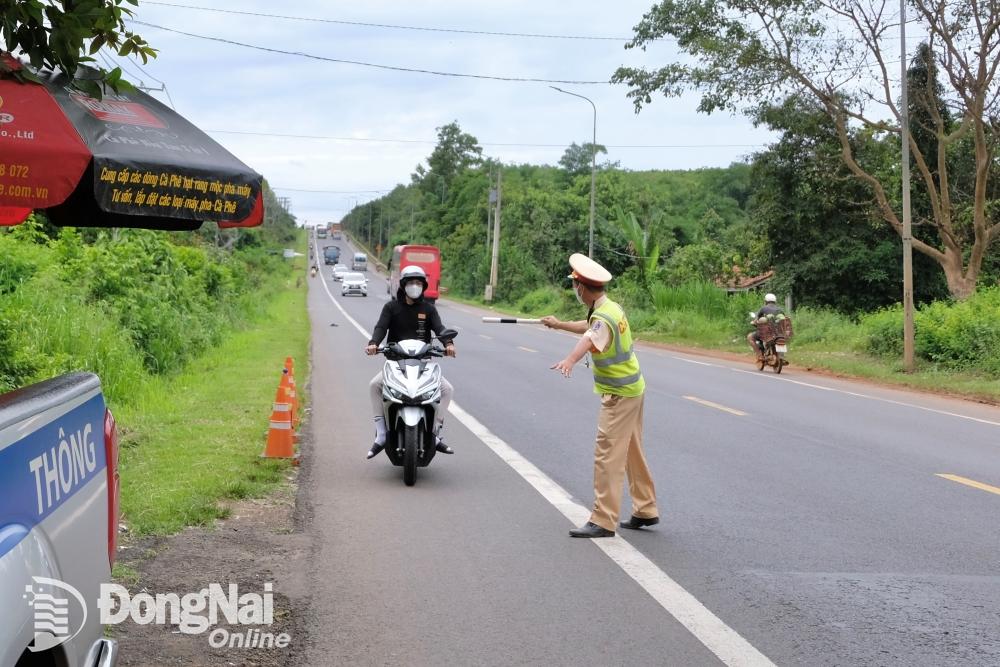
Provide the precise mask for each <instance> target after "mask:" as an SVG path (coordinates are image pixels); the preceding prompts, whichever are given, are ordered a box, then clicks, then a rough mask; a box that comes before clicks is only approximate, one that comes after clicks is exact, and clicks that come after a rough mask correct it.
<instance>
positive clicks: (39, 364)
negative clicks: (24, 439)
mask: <svg viewBox="0 0 1000 667" xmlns="http://www.w3.org/2000/svg"><path fill="white" fill-rule="evenodd" d="M26 224H27V223H26ZM22 227H23V226H22ZM52 233H55V234H58V236H57V238H54V239H50V238H48V237H47V236H45V232H44V230H43V229H42V227H41V226H40V225H38V224H35V225H31V226H29V228H27V230H22V229H19V228H15V232H7V233H0V390H7V389H11V388H14V387H18V386H22V385H25V384H28V383H30V382H33V381H38V380H42V379H45V378H47V377H52V376H54V375H58V374H60V373H64V372H68V371H71V370H89V371H93V372H95V373H97V374H98V375H100V376H101V380H102V382H103V384H104V387H105V391H106V393H107V394H108V396H109V400H112V401H120V400H122V399H125V398H127V397H128V396H130V395H131V394H132V393H134V390H135V388H136V387H137V386H138V385H139V384H141V383H142V382H143V381H144V379H145V378H146V377H147V376H148V374H150V373H155V374H167V373H173V372H176V371H177V370H179V369H180V368H182V367H183V366H184V365H185V364H186V363H187V362H189V361H190V360H191V359H192V358H193V357H195V356H196V355H199V354H202V353H203V352H204V351H205V350H206V349H208V348H211V347H213V346H215V345H217V344H218V343H219V342H220V341H221V340H222V337H223V336H224V335H225V333H226V332H227V331H229V330H231V329H233V328H235V327H239V326H241V325H242V323H243V322H246V321H250V320H253V319H255V318H256V317H257V316H258V315H259V314H260V312H261V311H262V309H263V308H265V307H266V305H267V301H268V295H269V294H271V293H273V292H274V291H275V290H276V288H277V287H278V282H277V281H284V280H286V279H287V275H288V264H287V262H285V260H283V259H282V258H281V257H280V255H279V254H278V253H275V252H273V250H274V249H273V248H270V249H269V248H267V247H264V246H252V247H248V248H247V249H246V250H238V251H235V252H231V253H228V252H222V251H219V250H216V249H215V248H214V247H210V246H209V245H207V244H206V243H204V242H202V241H201V240H200V239H199V237H198V236H197V235H194V234H183V235H182V234H170V233H166V232H156V231H150V230H132V229H125V230H115V232H114V233H113V234H112V233H110V232H107V231H103V230H102V231H98V232H95V233H93V234H87V235H86V238H89V239H90V242H89V243H88V242H85V240H84V238H85V237H84V235H81V234H80V233H79V232H77V231H76V230H73V229H71V228H63V229H60V230H58V231H56V232H52Z"/></svg>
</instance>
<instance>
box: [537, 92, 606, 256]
mask: <svg viewBox="0 0 1000 667" xmlns="http://www.w3.org/2000/svg"><path fill="white" fill-rule="evenodd" d="M549 88H551V89H552V90H558V91H559V92H560V93H566V94H567V95H572V96H573V97H579V98H582V99H585V100H587V101H588V102H590V106H591V107H593V108H594V138H593V139H592V140H591V142H590V244H589V249H588V251H587V256H588V257H590V258H593V257H594V174H595V173H596V171H597V105H595V104H594V101H593V100H592V99H590V98H589V97H584V96H583V95H580V94H578V93H571V92H569V91H568V90H563V89H562V88H556V87H555V86H549Z"/></svg>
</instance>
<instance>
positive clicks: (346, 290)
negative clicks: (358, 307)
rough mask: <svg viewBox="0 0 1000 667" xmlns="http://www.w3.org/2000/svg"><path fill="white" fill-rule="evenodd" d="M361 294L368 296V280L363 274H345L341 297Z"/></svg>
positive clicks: (341, 285) (341, 283)
mask: <svg viewBox="0 0 1000 667" xmlns="http://www.w3.org/2000/svg"><path fill="white" fill-rule="evenodd" d="M348 294H360V295H361V296H368V279H367V278H365V276H364V274H363V273H355V272H351V273H345V274H344V277H343V278H342V279H341V281H340V296H347V295H348Z"/></svg>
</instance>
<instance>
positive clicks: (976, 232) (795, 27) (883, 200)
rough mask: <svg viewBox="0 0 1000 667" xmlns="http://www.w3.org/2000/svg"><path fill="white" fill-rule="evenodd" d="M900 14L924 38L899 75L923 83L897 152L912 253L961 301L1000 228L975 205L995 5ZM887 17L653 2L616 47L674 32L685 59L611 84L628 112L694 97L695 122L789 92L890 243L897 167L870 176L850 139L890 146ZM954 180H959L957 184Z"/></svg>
mask: <svg viewBox="0 0 1000 667" xmlns="http://www.w3.org/2000/svg"><path fill="white" fill-rule="evenodd" d="M909 8H910V10H911V11H912V12H913V17H911V20H912V21H913V22H914V23H915V24H916V28H917V29H918V30H920V31H921V32H923V33H924V34H925V36H926V46H925V47H922V48H921V49H920V50H918V52H917V55H916V57H915V58H914V59H913V62H912V64H911V72H912V71H914V70H917V69H920V70H922V72H923V74H922V75H916V74H914V75H912V76H908V77H907V79H909V80H910V81H911V84H910V85H911V86H914V84H915V83H916V82H917V81H922V82H923V84H924V86H923V88H922V89H921V90H920V91H919V93H918V94H914V95H912V96H911V97H910V105H911V109H913V110H914V111H915V113H914V116H915V117H916V118H917V119H918V120H916V122H917V123H918V129H920V130H922V132H923V136H922V134H921V132H914V133H913V134H912V135H911V138H910V142H909V148H910V151H911V154H912V156H913V162H914V169H915V171H916V173H917V174H918V175H919V179H918V181H917V184H915V187H917V186H919V187H921V188H922V190H923V192H924V195H923V196H924V197H925V198H926V202H927V206H926V211H927V213H928V214H929V215H928V217H927V224H926V225H923V226H920V227H917V228H916V233H915V234H914V238H913V247H914V249H916V250H917V251H918V252H920V253H923V254H924V255H926V256H927V257H929V258H931V259H932V260H933V261H935V262H936V263H937V264H938V265H939V266H940V267H941V269H942V270H943V272H944V275H945V278H946V280H947V283H948V288H949V290H950V292H951V294H952V295H953V296H955V297H958V298H964V297H967V296H968V295H969V294H971V293H972V291H974V290H975V287H976V284H977V281H978V279H979V275H980V271H981V269H982V267H983V261H984V257H985V255H986V253H987V251H988V250H989V249H990V247H991V245H992V244H993V243H994V242H995V241H997V240H998V238H1000V219H998V217H997V214H996V213H995V212H994V211H993V209H992V208H991V207H990V206H988V205H987V202H988V200H989V199H990V197H989V195H990V194H995V191H993V190H992V182H993V179H992V172H993V170H994V162H995V161H996V157H997V142H996V141H995V139H996V132H995V130H994V127H993V123H994V120H993V119H995V118H997V117H998V115H1000V114H998V112H1000V108H998V106H1000V101H998V96H1000V86H998V84H997V80H996V74H997V69H998V67H1000V40H998V39H997V38H996V35H997V32H998V30H1000V5H998V4H997V3H995V2H985V3H984V2H981V0H963V1H961V2H959V1H956V0H909ZM899 19H900V17H899V16H898V15H894V14H893V13H892V11H891V8H890V6H889V5H887V4H886V3H885V2H884V1H880V0H718V1H717V0H664V1H663V2H660V3H659V4H657V5H655V6H654V7H653V8H652V9H651V10H650V11H649V12H647V13H646V14H645V15H644V16H643V18H642V20H641V21H640V22H639V24H638V25H637V26H636V28H635V35H634V38H633V40H632V41H631V42H630V43H629V44H628V46H629V47H630V48H645V47H646V46H647V45H649V44H650V43H651V42H653V41H654V40H657V39H660V38H663V37H673V38H676V40H677V43H678V46H679V47H680V49H681V51H682V52H683V54H684V56H683V57H682V58H681V59H678V60H677V61H675V62H670V63H667V64H666V65H664V66H663V67H660V68H658V69H652V70H649V69H645V68H631V67H622V68H619V69H618V70H617V71H616V72H615V74H614V76H613V81H615V82H618V83H626V84H628V85H629V86H630V87H631V89H630V90H629V92H628V96H629V97H630V98H631V99H632V100H633V101H634V103H635V105H636V109H637V110H639V109H641V108H642V107H643V106H644V105H646V104H650V103H651V102H652V99H653V95H654V94H663V95H665V96H667V97H676V96H679V95H681V94H682V93H684V92H686V91H691V90H694V91H699V92H700V93H701V95H702V97H701V102H700V105H699V109H700V110H701V111H704V112H706V113H711V112H713V111H718V110H729V111H743V112H746V113H749V114H751V115H753V116H758V115H759V114H760V113H761V111H762V110H763V109H764V108H766V107H767V106H769V105H774V104H780V102H781V101H782V100H784V99H786V98H788V97H799V98H803V99H810V100H812V101H814V102H816V103H818V104H819V106H820V108H821V109H822V110H823V112H824V113H825V114H826V115H827V116H828V117H829V118H830V120H831V122H832V123H833V127H834V128H835V130H836V136H837V139H838V142H839V146H840V156H841V159H842V160H843V162H844V164H845V165H846V167H847V168H848V169H849V170H850V172H851V174H852V175H853V176H854V177H855V178H857V179H858V180H859V181H860V182H861V183H863V184H864V186H865V188H866V191H867V192H868V193H870V194H869V196H870V197H872V198H873V199H874V202H875V204H876V206H877V210H878V211H879V214H880V216H881V218H882V219H883V220H884V221H885V223H887V224H888V226H889V227H890V228H891V229H893V230H894V231H895V232H896V233H897V234H900V235H901V234H902V231H903V229H902V215H901V212H900V203H899V202H900V198H899V196H898V195H897V193H898V192H899V176H898V165H897V166H896V167H895V169H891V168H890V169H888V170H883V171H879V170H878V169H876V168H874V167H873V166H872V165H869V164H866V163H865V162H864V161H863V160H861V159H859V156H858V155H857V154H856V152H855V150H854V143H853V141H852V134H853V132H854V131H856V130H861V131H864V132H867V133H869V134H871V135H872V136H876V137H887V136H896V137H897V142H898V136H899V135H900V133H901V122H902V120H901V119H902V111H901V107H900V104H899V100H898V99H897V96H896V95H897V93H896V91H898V89H899V85H898V83H897V82H898V77H899V74H898V71H894V68H893V67H892V64H893V62H894V61H897V60H898V57H899V56H898V50H896V51H894V49H898V44H899V41H898V34H899ZM914 92H918V91H914ZM943 109H947V110H948V113H942V110H943ZM953 119H954V120H953ZM912 124H913V123H911V125H912ZM911 129H912V128H911ZM928 134H929V135H932V136H933V137H934V141H927V140H926V138H927V135H928ZM880 166H881V165H880ZM959 173H961V174H967V175H968V176H967V178H966V179H962V178H958V179H956V178H955V176H957V175H958V174H959ZM959 182H961V184H960V183H959Z"/></svg>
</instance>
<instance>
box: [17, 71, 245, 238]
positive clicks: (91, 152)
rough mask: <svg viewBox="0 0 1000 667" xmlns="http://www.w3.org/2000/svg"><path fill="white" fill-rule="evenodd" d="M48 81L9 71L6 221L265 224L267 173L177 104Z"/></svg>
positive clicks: (54, 78) (185, 226)
mask: <svg viewBox="0 0 1000 667" xmlns="http://www.w3.org/2000/svg"><path fill="white" fill-rule="evenodd" d="M0 57H3V56H2V55H0ZM5 63H6V64H7V65H8V66H12V67H15V68H16V67H18V66H19V63H17V61H13V60H12V59H10V58H9V57H8V58H6V59H5ZM41 78H42V80H43V83H41V84H38V83H21V82H19V81H17V80H16V79H14V78H12V77H10V78H0V225H12V224H18V223H19V222H22V221H23V220H24V219H25V218H26V217H27V216H28V214H29V213H30V212H31V211H32V210H34V209H44V210H45V212H46V214H47V216H48V217H49V219H51V220H52V222H53V223H55V224H57V225H63V226H74V227H145V228H152V229H173V230H190V229H197V228H198V227H199V226H200V225H201V223H202V222H203V221H205V220H211V221H214V222H217V223H219V226H220V227H234V226H236V227H253V226H256V225H259V224H261V223H262V222H263V219H264V204H263V197H262V194H261V186H262V178H261V176H260V174H258V173H256V172H255V171H254V170H252V169H250V168H249V167H248V166H246V165H245V164H243V163H242V162H241V161H240V160H238V159H237V158H236V157H234V156H233V155H232V154H231V153H230V152H229V151H227V150H226V149H225V148H223V147H222V146H220V145H219V144H218V143H216V142H215V141H214V140H213V139H212V138H211V137H209V136H208V135H207V134H205V133H204V132H202V131H201V130H199V129H198V128H197V127H195V126H194V125H192V124H191V123H190V122H188V121H187V120H185V119H184V118H182V117H181V116H180V115H178V114H177V113H176V112H175V111H173V110H172V109H170V108H169V107H167V106H165V105H163V104H161V103H160V102H159V101H157V100H156V99H154V98H153V97H151V96H149V95H146V94H145V93H143V92H141V91H138V90H136V91H129V92H122V93H114V92H113V91H110V90H108V91H107V92H106V94H105V95H104V97H103V98H102V99H95V98H93V97H89V96H87V95H85V94H83V93H81V92H79V91H77V90H75V89H74V88H72V87H71V86H70V81H69V79H68V78H67V77H66V76H64V75H48V76H46V75H41Z"/></svg>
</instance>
